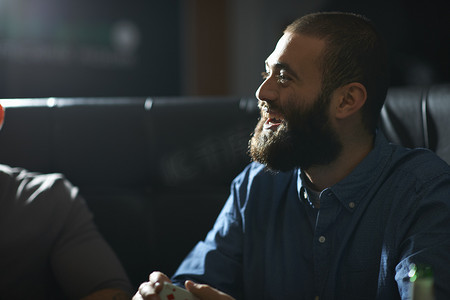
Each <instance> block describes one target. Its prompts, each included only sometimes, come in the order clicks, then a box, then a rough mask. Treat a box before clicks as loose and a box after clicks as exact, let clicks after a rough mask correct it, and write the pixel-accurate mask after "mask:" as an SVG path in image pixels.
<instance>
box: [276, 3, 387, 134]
mask: <svg viewBox="0 0 450 300" xmlns="http://www.w3.org/2000/svg"><path fill="white" fill-rule="evenodd" d="M284 32H285V33H286V32H291V33H299V34H304V35H308V36H312V37H316V38H319V39H324V40H325V42H326V46H325V49H324V52H323V54H322V60H321V67H322V88H323V92H325V93H328V95H331V93H332V92H333V91H334V90H335V89H337V88H338V87H341V86H343V85H346V84H348V83H351V82H359V83H361V84H362V85H364V86H365V87H366V89H367V100H366V103H365V104H364V106H363V107H362V109H361V113H362V119H363V123H364V126H365V127H366V129H367V130H369V132H374V131H375V128H376V127H377V122H378V119H379V115H380V111H381V108H382V106H383V103H384V100H385V98H386V92H387V87H388V70H387V54H386V48H385V43H384V41H383V39H382V37H381V35H380V34H379V33H378V32H377V30H376V29H375V26H374V25H373V24H372V22H371V21H370V20H369V19H367V18H366V17H364V16H362V15H357V14H353V13H346V12H319V13H313V14H308V15H305V16H303V17H301V18H299V19H297V20H295V21H294V22H293V23H291V24H290V25H289V26H287V28H286V30H285V31H284Z"/></svg>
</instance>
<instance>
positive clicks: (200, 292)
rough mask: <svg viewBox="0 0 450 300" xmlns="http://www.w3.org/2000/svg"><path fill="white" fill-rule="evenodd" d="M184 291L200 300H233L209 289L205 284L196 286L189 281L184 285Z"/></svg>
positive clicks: (196, 284)
mask: <svg viewBox="0 0 450 300" xmlns="http://www.w3.org/2000/svg"><path fill="white" fill-rule="evenodd" d="M184 286H185V287H186V289H187V290H188V291H189V292H191V293H192V294H194V295H195V296H196V297H197V298H199V299H200V300H234V298H233V297H231V296H229V295H227V294H225V293H223V292H221V291H219V290H216V289H215V288H212V287H210V286H209V285H207V284H198V283H194V282H192V281H190V280H186V282H185V283H184Z"/></svg>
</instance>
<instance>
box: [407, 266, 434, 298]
mask: <svg viewBox="0 0 450 300" xmlns="http://www.w3.org/2000/svg"><path fill="white" fill-rule="evenodd" d="M408 275H409V281H410V282H411V300H434V275H433V269H432V268H431V266H428V265H419V264H418V265H416V264H411V266H410V268H409V274H408Z"/></svg>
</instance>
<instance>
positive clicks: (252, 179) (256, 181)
mask: <svg viewBox="0 0 450 300" xmlns="http://www.w3.org/2000/svg"><path fill="white" fill-rule="evenodd" d="M292 172H293V171H290V172H274V171H271V170H268V169H267V168H266V167H265V166H264V165H262V164H260V163H256V162H252V163H250V164H249V165H247V167H246V168H245V169H244V170H243V171H242V172H241V173H240V174H239V175H238V176H237V177H236V178H235V179H234V180H233V186H239V187H242V186H247V187H253V186H255V185H256V186H259V185H264V187H265V188H270V187H271V186H277V185H278V184H279V183H282V182H285V181H286V180H288V179H289V178H291V177H292Z"/></svg>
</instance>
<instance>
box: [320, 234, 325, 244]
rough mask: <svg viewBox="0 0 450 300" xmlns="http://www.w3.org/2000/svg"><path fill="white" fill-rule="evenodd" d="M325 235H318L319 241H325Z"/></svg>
mask: <svg viewBox="0 0 450 300" xmlns="http://www.w3.org/2000/svg"><path fill="white" fill-rule="evenodd" d="M325 240H326V239H325V237H324V236H323V235H321V236H320V237H319V243H322V244H323V243H325Z"/></svg>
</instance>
